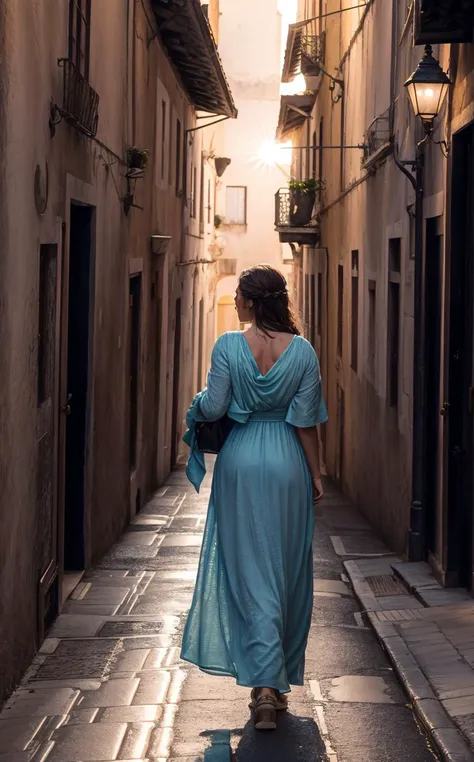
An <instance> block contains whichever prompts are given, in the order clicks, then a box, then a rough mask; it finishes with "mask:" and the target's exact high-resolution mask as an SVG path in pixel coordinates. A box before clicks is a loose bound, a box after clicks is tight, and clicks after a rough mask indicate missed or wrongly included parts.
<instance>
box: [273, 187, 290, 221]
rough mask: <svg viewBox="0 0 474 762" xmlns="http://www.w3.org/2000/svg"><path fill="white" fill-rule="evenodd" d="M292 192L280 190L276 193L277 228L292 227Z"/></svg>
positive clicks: (284, 189)
mask: <svg viewBox="0 0 474 762" xmlns="http://www.w3.org/2000/svg"><path fill="white" fill-rule="evenodd" d="M290 208H291V201H290V191H289V190H287V189H286V188H280V190H278V191H277V192H276V193H275V227H277V228H278V227H289V226H290Z"/></svg>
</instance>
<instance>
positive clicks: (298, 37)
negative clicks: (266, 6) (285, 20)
mask: <svg viewBox="0 0 474 762" xmlns="http://www.w3.org/2000/svg"><path fill="white" fill-rule="evenodd" d="M307 25H308V22H307V21H299V22H298V23H297V24H290V25H289V27H288V37H287V38H286V50H285V61H284V63H283V72H282V75H281V81H282V82H284V83H285V84H286V83H288V82H293V80H294V78H295V77H296V75H297V74H299V72H300V70H301V43H302V39H303V33H304V29H305V27H306V26H307Z"/></svg>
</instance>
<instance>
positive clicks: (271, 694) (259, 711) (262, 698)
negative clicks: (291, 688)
mask: <svg viewBox="0 0 474 762" xmlns="http://www.w3.org/2000/svg"><path fill="white" fill-rule="evenodd" d="M257 691H258V692H257ZM257 691H256V698H255V699H253V701H252V708H253V711H254V714H255V728H256V730H276V718H277V701H276V694H275V691H273V690H271V689H267V688H260V689H257Z"/></svg>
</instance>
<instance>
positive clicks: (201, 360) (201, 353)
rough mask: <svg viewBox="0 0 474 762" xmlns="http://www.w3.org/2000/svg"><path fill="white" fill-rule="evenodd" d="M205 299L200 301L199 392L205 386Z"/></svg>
mask: <svg viewBox="0 0 474 762" xmlns="http://www.w3.org/2000/svg"><path fill="white" fill-rule="evenodd" d="M204 338H205V337H204V299H203V298H201V299H200V301H199V335H198V380H197V390H198V392H200V391H201V389H202V388H203V386H204V380H203V377H202V376H203V366H204Z"/></svg>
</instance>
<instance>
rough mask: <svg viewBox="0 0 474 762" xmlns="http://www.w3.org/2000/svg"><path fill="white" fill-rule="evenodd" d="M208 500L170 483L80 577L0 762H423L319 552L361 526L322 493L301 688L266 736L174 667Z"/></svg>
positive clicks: (369, 636)
mask: <svg viewBox="0 0 474 762" xmlns="http://www.w3.org/2000/svg"><path fill="white" fill-rule="evenodd" d="M209 493H210V476H208V477H207V478H206V482H205V484H204V486H203V489H202V491H201V494H200V495H195V494H194V493H193V491H192V489H191V488H190V486H189V484H188V483H187V481H186V478H185V475H184V472H183V471H176V472H175V473H174V474H172V476H171V477H170V479H169V480H168V482H167V484H166V486H165V487H164V488H162V489H161V490H160V491H159V492H158V493H157V495H156V496H155V497H154V498H153V500H152V501H151V502H150V503H148V504H147V506H145V508H144V510H143V511H142V512H141V514H140V515H139V516H138V517H137V518H136V520H135V521H134V523H133V524H132V525H131V526H130V527H129V529H128V530H127V532H126V533H125V534H124V535H123V537H122V538H121V540H120V541H119V542H118V543H117V544H116V545H115V546H114V548H113V549H112V550H111V551H110V553H109V554H107V556H106V557H105V558H104V559H103V561H102V562H101V563H100V564H99V566H98V567H97V568H95V569H94V570H93V571H91V572H89V573H87V574H86V575H85V576H84V577H83V579H82V581H81V583H80V584H79V585H78V586H77V587H76V589H75V590H74V592H73V593H72V596H71V598H70V599H69V600H68V602H67V604H66V606H65V608H64V610H63V613H62V614H61V616H60V617H59V618H58V620H57V621H56V623H55V624H54V625H53V627H52V629H51V631H50V632H49V634H48V638H47V640H46V641H45V643H44V645H43V647H42V649H41V651H40V653H39V654H38V655H37V657H36V658H35V660H34V662H33V664H32V665H31V667H30V669H29V670H28V673H27V675H26V676H25V679H24V681H23V683H22V685H21V687H20V689H19V690H18V691H17V692H16V693H15V694H14V695H13V696H12V698H11V699H10V701H9V702H8V703H7V705H6V707H5V708H4V710H3V712H2V713H1V715H0V762H31V760H34V762H42V761H43V760H46V759H47V760H48V762H76V761H79V760H83V761H84V762H112V760H138V759H147V760H153V761H154V762H165V760H166V761H168V762H202V761H204V760H205V761H206V762H224V761H226V762H230V759H231V758H232V759H233V760H234V762H264V761H265V760H272V761H273V762H323V760H327V761H328V762H399V760H400V759H401V758H402V757H403V758H404V759H408V760H410V762H430V761H431V760H433V759H435V756H434V755H433V753H432V751H431V750H430V746H429V743H428V741H427V739H426V737H425V735H424V734H423V732H422V731H421V730H420V728H419V726H418V725H417V722H416V720H415V718H414V716H413V713H412V711H411V709H410V707H409V706H408V703H407V699H406V697H405V695H404V693H403V691H402V689H401V687H400V685H399V683H398V681H397V679H396V677H395V675H394V673H393V671H392V668H391V666H390V664H389V662H388V660H387V658H386V656H385V655H384V653H383V651H382V649H381V647H380V645H379V643H378V641H377V639H376V636H375V635H374V633H373V632H372V630H371V629H370V627H369V626H368V623H367V621H366V620H365V619H364V618H363V617H362V615H361V612H360V608H359V605H358V603H357V601H356V599H355V597H354V596H353V593H352V590H351V588H350V586H349V584H348V580H347V578H346V577H345V576H344V568H343V563H342V560H341V557H340V556H339V555H338V554H337V552H336V550H337V547H336V550H335V547H334V542H333V541H331V539H330V538H331V536H334V535H336V534H337V533H338V531H339V529H340V527H345V531H348V532H349V534H350V532H351V531H353V532H354V537H355V536H356V534H357V533H359V535H360V530H361V527H362V531H363V526H364V522H363V520H362V519H361V517H360V516H358V515H357V514H356V513H355V512H354V511H353V509H352V508H351V507H350V506H349V505H348V504H347V502H346V501H344V500H343V499H342V498H341V497H340V495H339V494H338V492H337V491H336V490H334V489H333V488H332V487H330V486H329V487H328V491H327V497H326V499H325V501H324V504H323V505H322V506H321V507H320V508H318V516H317V521H316V531H315V540H314V547H315V564H314V569H315V573H314V577H315V580H314V581H315V592H314V612H313V621H312V627H311V632H310V638H309V645H308V651H307V671H306V681H307V682H306V685H305V687H304V688H298V689H296V690H294V692H293V693H292V695H291V698H290V711H289V712H288V713H287V714H285V713H281V714H280V715H279V725H278V729H277V731H276V732H274V733H270V734H263V733H256V732H255V730H254V729H253V725H252V722H251V718H250V713H249V710H248V707H247V703H248V691H247V690H246V689H243V688H239V687H237V686H236V685H235V683H234V681H233V680H231V679H228V678H217V677H210V676H207V675H204V674H202V673H200V672H199V670H197V669H196V668H194V667H191V666H190V665H188V664H185V663H183V662H181V661H180V659H179V644H180V638H181V633H182V629H183V625H184V621H185V615H186V612H187V610H188V608H189V605H190V602H191V597H192V590H193V583H194V579H195V575H196V570H197V564H198V559H199V549H200V543H201V537H202V532H203V528H204V521H205V514H206V509H207V501H208V497H209ZM338 527H339V529H338ZM347 527H349V529H348V530H347ZM339 533H340V532H339ZM360 552H362V553H364V552H365V551H364V548H363V547H362V548H361V551H360Z"/></svg>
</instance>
